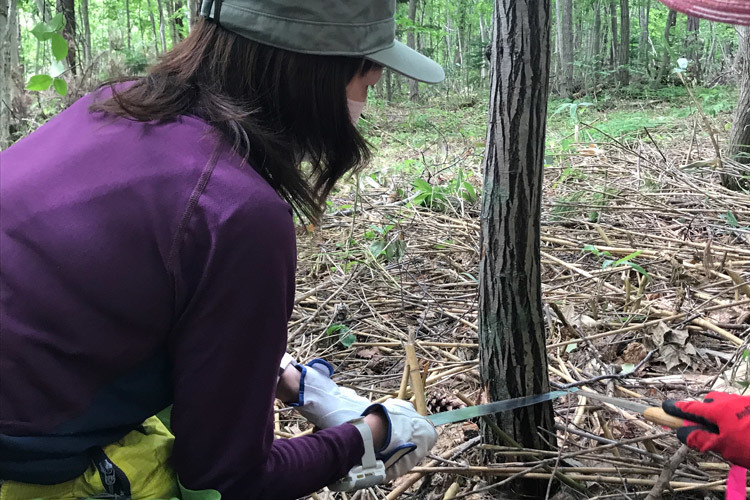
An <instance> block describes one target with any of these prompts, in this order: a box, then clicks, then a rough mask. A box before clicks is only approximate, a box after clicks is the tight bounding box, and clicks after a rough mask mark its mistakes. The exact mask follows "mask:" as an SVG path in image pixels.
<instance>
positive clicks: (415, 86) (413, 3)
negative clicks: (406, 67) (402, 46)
mask: <svg viewBox="0 0 750 500" xmlns="http://www.w3.org/2000/svg"><path fill="white" fill-rule="evenodd" d="M409 20H410V21H411V24H412V28H410V29H409V30H408V31H407V32H406V45H408V46H409V48H411V49H415V50H416V48H417V44H416V40H415V33H414V28H413V26H414V25H415V24H416V21H417V0H409ZM409 100H410V101H411V102H417V101H418V100H419V82H418V81H416V80H414V79H411V78H410V79H409Z"/></svg>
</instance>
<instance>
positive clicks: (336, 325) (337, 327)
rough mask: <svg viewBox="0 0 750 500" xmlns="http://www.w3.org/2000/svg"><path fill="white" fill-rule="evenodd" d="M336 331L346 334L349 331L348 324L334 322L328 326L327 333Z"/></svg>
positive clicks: (332, 333)
mask: <svg viewBox="0 0 750 500" xmlns="http://www.w3.org/2000/svg"><path fill="white" fill-rule="evenodd" d="M336 333H340V334H342V335H345V334H347V333H349V327H348V326H346V325H342V324H341V323H334V324H332V325H331V326H329V327H328V330H326V335H334V334H336Z"/></svg>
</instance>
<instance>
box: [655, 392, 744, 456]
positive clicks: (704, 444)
mask: <svg viewBox="0 0 750 500" xmlns="http://www.w3.org/2000/svg"><path fill="white" fill-rule="evenodd" d="M662 408H663V410H664V411H665V412H666V413H668V414H670V415H673V416H675V417H679V418H684V419H685V424H684V426H683V427H682V428H680V429H678V430H677V437H678V438H679V440H680V441H682V442H683V443H685V444H687V445H688V446H690V447H691V448H694V449H696V450H698V451H702V452H706V451H713V452H716V453H718V454H719V455H721V456H722V457H724V458H725V459H727V460H728V461H730V462H732V463H733V464H735V465H739V466H741V467H745V468H750V396H738V395H736V394H726V393H723V392H710V393H708V394H707V395H706V397H705V399H704V400H703V402H700V401H675V400H668V401H665V402H664V403H663V404H662Z"/></svg>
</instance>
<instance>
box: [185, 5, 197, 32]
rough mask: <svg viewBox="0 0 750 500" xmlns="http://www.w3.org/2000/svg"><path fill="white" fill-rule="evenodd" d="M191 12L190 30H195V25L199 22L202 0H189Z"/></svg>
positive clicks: (189, 17)
mask: <svg viewBox="0 0 750 500" xmlns="http://www.w3.org/2000/svg"><path fill="white" fill-rule="evenodd" d="M187 3H188V8H189V9H190V14H189V15H188V31H193V26H195V23H197V22H198V9H200V0H187Z"/></svg>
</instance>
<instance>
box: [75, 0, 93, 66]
mask: <svg viewBox="0 0 750 500" xmlns="http://www.w3.org/2000/svg"><path fill="white" fill-rule="evenodd" d="M78 12H79V13H80V14H81V23H82V24H83V61H84V63H85V64H91V25H90V24H89V0H81V4H80V5H79V7H78Z"/></svg>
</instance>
